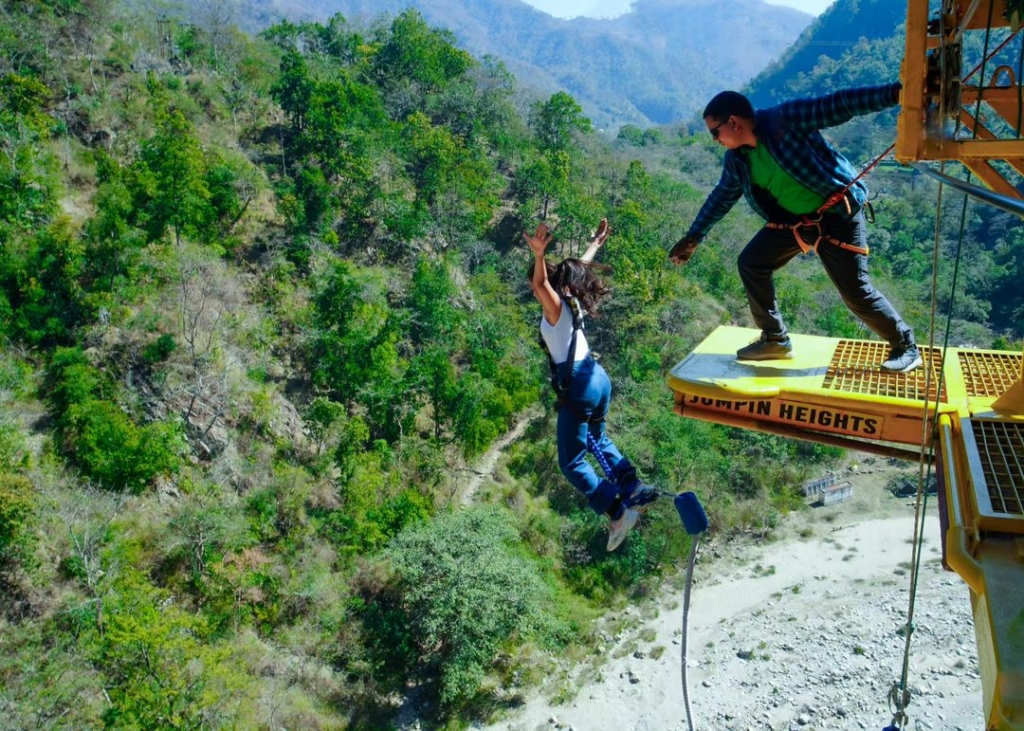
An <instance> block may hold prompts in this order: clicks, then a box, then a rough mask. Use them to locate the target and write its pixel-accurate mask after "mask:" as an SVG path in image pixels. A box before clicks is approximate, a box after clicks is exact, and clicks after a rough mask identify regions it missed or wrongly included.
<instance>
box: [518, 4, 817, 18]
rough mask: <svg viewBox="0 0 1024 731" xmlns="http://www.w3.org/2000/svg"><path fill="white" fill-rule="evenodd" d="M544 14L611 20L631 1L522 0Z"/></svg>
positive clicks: (808, 7)
mask: <svg viewBox="0 0 1024 731" xmlns="http://www.w3.org/2000/svg"><path fill="white" fill-rule="evenodd" d="M523 1H524V2H527V3H529V4H530V5H532V6H533V7H535V8H538V9H539V10H543V11H544V12H545V13H548V14H550V15H554V16H556V17H559V18H574V17H576V16H578V15H587V16H590V17H592V18H612V17H615V16H616V15H622V14H623V13H626V12H629V6H630V5H631V4H632V3H631V0H523ZM765 1H766V2H770V3H771V4H772V5H786V6H788V7H791V8H796V9H797V10H803V11H804V12H805V13H811V14H812V15H819V14H821V12H822V11H824V10H825V8H827V7H828V6H829V5H831V4H832V3H833V2H834V0H765Z"/></svg>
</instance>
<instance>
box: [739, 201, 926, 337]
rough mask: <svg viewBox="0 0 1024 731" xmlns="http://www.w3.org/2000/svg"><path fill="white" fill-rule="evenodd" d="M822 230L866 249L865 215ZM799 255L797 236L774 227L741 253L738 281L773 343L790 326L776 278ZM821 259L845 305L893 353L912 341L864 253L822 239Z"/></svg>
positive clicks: (829, 220)
mask: <svg viewBox="0 0 1024 731" xmlns="http://www.w3.org/2000/svg"><path fill="white" fill-rule="evenodd" d="M822 231H823V233H825V234H829V235H831V236H833V237H835V238H836V239H838V240H839V241H844V242H846V243H849V244H853V245H854V246H859V247H866V246H867V231H866V230H865V222H864V214H862V213H861V214H858V215H857V216H856V217H855V218H854V219H853V220H850V221H845V220H843V219H842V218H838V217H832V216H825V217H824V218H823V219H822ZM799 253H800V246H799V245H798V244H797V242H796V238H795V237H794V235H793V232H792V231H791V230H789V229H775V228H762V229H761V230H760V231H758V232H757V234H756V235H755V236H754V238H752V239H751V240H750V242H749V243H748V244H747V245H746V247H745V248H744V249H743V251H742V252H740V256H739V259H738V262H737V263H738V264H739V271H740V279H741V280H743V287H744V289H746V291H747V302H749V304H750V312H751V314H752V315H753V316H754V322H755V323H756V324H757V326H758V327H759V328H761V331H762V332H763V333H764V334H765V335H766V336H767V337H769V338H773V339H781V338H782V337H785V335H786V325H785V323H784V322H783V320H782V314H781V313H780V312H779V302H778V300H777V299H776V295H775V280H774V278H773V274H774V273H775V271H776V270H778V269H781V268H782V267H783V266H785V265H786V264H787V263H788V262H789V261H790V260H791V259H792V258H793V257H795V256H796V255H797V254H799ZM818 258H819V259H821V264H822V266H824V267H825V271H826V272H827V273H828V276H829V278H830V279H831V280H832V283H833V284H835V285H836V289H838V290H839V294H840V296H842V298H843V301H844V302H845V303H846V306H847V307H849V308H850V311H851V312H852V313H853V314H855V315H856V316H857V317H859V318H860V319H861V320H863V321H864V324H865V325H867V326H868V327H869V328H871V329H872V330H873V331H874V332H875V333H877V334H878V336H879V337H880V338H882V339H883V340H885V341H886V342H888V343H889V345H890V346H891V347H893V348H899V347H901V346H902V345H904V344H908V343H913V342H914V332H913V330H911V329H910V326H909V325H907V323H905V322H904V321H903V318H902V317H900V315H899V313H898V312H896V310H895V308H893V306H892V305H891V304H889V300H887V299H886V298H885V295H883V294H882V293H881V292H879V291H878V290H877V289H875V287H874V285H873V284H871V278H870V277H869V276H868V257H867V255H866V254H860V253H858V252H856V251H849V250H848V249H843V248H841V247H839V246H836V245H835V244H832V243H829V242H828V241H826V240H822V241H821V243H819V244H818Z"/></svg>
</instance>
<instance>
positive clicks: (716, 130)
mask: <svg viewBox="0 0 1024 731" xmlns="http://www.w3.org/2000/svg"><path fill="white" fill-rule="evenodd" d="M728 123H729V120H728V119H727V120H725V121H724V122H719V123H718V124H716V125H715V126H714V127H712V128H711V129H709V130H708V132H710V133H711V136H712V137H714V138H715V139H716V140H717V139H718V135H719V130H721V129H722V127H724V126H725V125H726V124H728Z"/></svg>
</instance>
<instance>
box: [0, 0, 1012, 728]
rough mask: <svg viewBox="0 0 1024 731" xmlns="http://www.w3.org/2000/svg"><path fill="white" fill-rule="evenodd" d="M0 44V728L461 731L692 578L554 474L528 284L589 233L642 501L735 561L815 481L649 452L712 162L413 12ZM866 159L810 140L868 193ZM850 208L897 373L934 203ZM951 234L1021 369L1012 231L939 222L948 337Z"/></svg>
mask: <svg viewBox="0 0 1024 731" xmlns="http://www.w3.org/2000/svg"><path fill="white" fill-rule="evenodd" d="M0 19H2V22H0V150H2V152H3V154H2V155H0V191H2V195H0V719H3V721H2V725H3V726H4V727H5V728H14V729H35V728H69V729H81V728H98V727H109V728H200V727H202V728H267V729H270V728H281V727H286V728H348V729H384V728H389V725H390V724H391V723H392V721H393V719H394V717H395V715H396V714H397V713H398V711H399V709H400V708H402V707H403V704H406V705H405V706H404V707H405V708H406V709H408V708H409V705H408V704H407V699H411V700H409V701H408V703H411V704H412V705H413V707H414V708H415V711H416V713H417V715H418V716H420V717H421V718H422V719H423V723H424V727H447V728H459V727H462V726H464V725H465V724H466V723H467V722H468V720H470V719H473V718H480V717H487V716H490V715H491V714H493V713H495V712H496V711H498V710H500V709H501V708H502V707H504V706H505V705H508V704H513V703H515V702H516V699H517V697H518V696H519V695H520V694H521V693H523V692H524V691H525V689H527V688H529V687H530V686H531V684H533V683H534V682H536V680H537V679H538V678H540V677H542V676H543V677H547V678H549V679H550V678H552V677H554V678H558V677H560V673H562V672H564V669H565V668H566V667H567V666H569V665H571V664H572V663H574V662H577V661H578V660H580V659H582V658H585V657H587V656H589V655H591V654H592V653H593V652H594V649H593V648H594V645H595V644H596V642H597V641H598V640H597V638H596V637H595V636H594V630H593V626H594V619H595V617H597V616H599V615H600V614H601V613H603V612H605V611H607V610H608V608H609V607H614V606H617V605H619V604H621V603H622V602H625V601H638V600H639V599H641V598H642V597H643V596H644V595H645V594H647V593H649V592H651V591H652V590H653V589H654V588H656V587H657V585H658V583H659V582H660V581H661V580H662V579H663V578H664V577H666V576H667V575H670V574H671V573H672V572H674V570H675V568H676V567H677V566H678V565H680V564H681V563H682V562H683V561H684V559H685V556H686V552H687V550H688V543H687V539H686V536H685V534H684V533H683V531H682V530H681V529H680V526H679V520H678V516H676V514H675V511H674V510H673V508H672V506H671V505H670V504H664V505H660V504H659V505H655V506H654V507H653V508H652V510H651V511H649V513H648V514H647V515H646V516H645V518H644V520H643V523H642V525H641V526H640V527H639V528H638V529H637V530H635V531H634V532H633V533H631V535H630V537H629V538H628V539H627V541H626V543H625V544H624V545H623V546H622V548H620V549H619V551H617V552H615V553H611V554H610V553H608V552H607V551H606V550H605V548H604V546H605V538H606V532H605V522H604V521H603V519H601V518H599V517H597V516H595V515H594V514H593V513H592V512H590V511H589V510H588V509H587V507H586V505H585V503H584V501H583V500H582V499H581V497H580V496H579V495H578V494H577V493H576V492H575V491H574V490H573V489H572V488H571V487H570V486H569V485H568V484H567V483H566V482H565V480H564V479H563V478H562V477H561V475H560V474H559V473H558V469H557V466H556V459H555V448H554V439H553V432H554V429H553V418H554V410H553V408H552V406H553V404H552V401H553V399H552V397H551V395H550V394H549V393H548V388H547V385H546V362H545V359H544V356H543V353H542V351H541V349H540V348H539V346H538V345H537V342H536V337H537V331H536V330H537V322H538V319H539V317H540V311H539V308H538V307H537V305H536V304H535V302H534V301H533V299H532V296H531V294H530V291H529V287H528V283H527V270H528V266H529V264H530V262H531V257H530V256H529V254H528V251H527V250H526V248H525V246H524V245H523V240H522V232H523V231H524V230H527V229H529V228H531V227H533V226H535V225H536V224H537V223H538V222H539V221H540V220H547V221H548V222H550V223H551V224H552V225H554V226H555V230H556V237H557V241H558V246H557V250H556V252H555V254H556V255H566V254H569V253H574V252H579V251H580V248H581V246H582V245H584V244H585V242H586V240H587V238H588V236H589V234H590V232H591V231H592V229H593V227H594V226H595V225H596V223H597V221H598V220H599V219H600V218H601V217H602V216H607V217H608V219H609V221H610V225H611V230H612V235H611V238H610V239H609V241H608V243H607V244H606V245H605V247H604V249H603V250H602V252H601V253H600V260H601V261H603V262H604V263H606V264H608V265H610V266H611V267H612V268H613V273H612V274H611V275H610V276H609V284H610V285H611V286H612V288H613V297H612V299H611V301H610V302H609V303H608V305H607V306H606V307H605V308H604V309H603V312H602V315H601V317H598V318H594V319H592V321H591V322H589V323H588V339H589V340H590V342H591V345H592V347H593V348H594V349H595V351H596V352H597V353H598V354H599V355H600V357H601V359H602V363H604V364H605V367H606V368H607V369H608V371H609V372H610V374H611V377H612V380H613V383H614V384H615V393H616V396H615V402H614V405H613V409H612V414H611V419H610V422H609V428H610V429H611V430H612V431H613V433H614V434H615V435H616V441H617V442H618V444H619V445H620V446H621V447H623V448H624V451H627V452H628V453H629V454H630V455H631V456H632V457H633V458H634V461H635V462H636V463H637V465H638V467H639V469H640V471H641V473H642V474H643V476H644V477H645V478H646V479H647V481H649V482H652V483H654V484H656V485H658V486H660V487H662V488H664V489H666V490H670V491H677V490H683V489H692V490H695V491H697V493H698V495H699V496H700V497H701V500H702V501H703V502H704V504H705V506H706V507H707V509H708V513H709V516H710V518H711V521H712V530H713V531H715V532H716V534H717V535H718V536H720V537H723V538H727V537H728V536H729V535H731V534H733V533H734V532H738V531H743V532H747V533H755V534H758V535H766V534H769V533H770V532H771V530H772V528H773V527H774V526H775V525H776V524H777V522H778V520H779V518H780V516H782V515H783V514H785V513H786V512H787V511H789V510H793V509H797V508H799V507H800V506H802V504H803V501H802V497H801V496H800V494H799V491H798V488H799V485H800V483H801V481H802V480H803V479H804V478H806V477H807V476H808V475H810V474H812V473H813V472H815V471H819V470H821V469H823V468H824V466H825V465H828V464H830V463H831V461H833V460H835V459H836V458H837V457H838V453H837V452H835V451H834V450H831V449H826V448H822V447H818V446H812V445H809V444H803V443H796V442H791V441H786V440H782V439H777V438H772V437H768V436H765V435H760V434H755V433H750V432H745V431H739V430H731V429H725V428H721V427H718V426H714V425H710V424H706V423H701V422H695V421H691V420H687V419H682V418H679V417H678V416H676V415H674V414H673V412H672V409H671V405H672V398H671V394H670V393H669V391H668V389H667V388H666V385H665V373H666V371H667V370H668V369H669V368H670V367H671V366H672V365H673V364H674V363H676V362H677V361H678V360H679V359H680V358H681V357H682V356H683V355H684V354H685V353H686V352H687V351H688V350H689V348H691V347H692V346H693V345H694V344H695V343H696V342H698V341H699V340H700V339H702V338H703V337H704V335H705V334H706V333H707V332H708V331H709V330H710V329H711V328H712V327H714V326H715V325H716V324H719V323H722V322H729V321H733V322H739V323H741V324H747V323H748V321H749V320H748V318H749V315H748V313H747V307H746V302H745V299H744V297H743V292H742V288H741V287H740V285H739V282H738V277H737V274H736V268H735V256H736V254H737V252H738V250H739V248H740V247H741V246H742V245H743V243H745V241H746V240H747V238H748V237H749V236H750V234H751V233H752V232H753V231H755V230H756V228H757V226H758V222H757V221H755V220H753V219H752V218H751V216H750V214H749V212H748V211H747V210H746V208H745V207H744V206H738V207H737V210H736V211H735V212H734V213H732V214H731V215H730V216H729V217H728V218H727V219H726V220H725V221H723V222H722V224H720V225H719V226H718V227H716V229H715V231H714V233H713V235H712V236H710V237H709V239H708V240H707V241H706V242H705V243H704V244H703V246H702V247H701V249H700V250H699V251H698V253H697V255H696V256H695V258H694V260H693V261H692V262H691V264H690V265H689V266H688V267H686V268H685V269H676V268H673V267H672V266H671V265H670V264H668V262H667V260H666V256H665V252H666V249H667V247H668V246H669V245H670V244H671V243H672V242H674V241H675V240H676V239H677V238H678V237H679V236H680V235H682V233H683V232H684V231H685V229H686V227H687V226H688V224H689V222H690V220H691V219H692V217H693V215H694V214H695V212H696V210H697V208H698V206H699V205H700V203H701V201H702V200H703V197H704V195H705V194H706V193H707V191H708V190H709V189H710V187H711V185H713V183H714V181H715V180H716V179H717V175H718V166H719V163H720V151H719V149H718V148H717V146H716V145H715V144H714V143H713V141H712V140H711V138H710V136H709V135H708V134H707V132H706V130H703V129H698V130H696V131H693V133H692V134H691V130H688V129H686V128H661V129H644V128H640V127H636V126H632V127H626V128H624V129H623V130H622V131H621V132H620V134H619V136H618V138H617V139H615V140H610V139H607V138H605V137H603V136H601V135H599V134H597V133H595V132H594V130H593V125H592V123H591V121H590V120H589V119H588V118H587V117H586V116H585V115H584V114H583V112H582V109H581V107H580V105H579V104H578V103H577V101H576V100H575V99H574V98H573V97H571V96H570V95H568V94H567V93H565V92H557V93H554V94H551V95H550V96H545V97H542V98H541V100H540V101H530V100H531V99H535V98H536V96H535V95H534V94H532V93H526V92H524V90H521V89H520V88H519V86H518V84H517V81H516V79H515V78H514V77H513V76H512V75H511V74H509V73H508V72H507V70H506V69H505V68H504V67H503V66H502V65H500V64H498V63H496V62H494V61H493V60H481V59H477V58H474V57H473V56H472V55H470V54H469V53H467V52H466V51H465V50H463V49H461V48H460V47H458V46H457V45H456V44H455V43H454V42H453V38H452V36H451V34H450V33H449V32H447V31H443V30H439V29H436V28H433V27H431V26H430V25H428V24H427V23H426V22H425V21H424V19H423V18H422V17H421V16H420V15H419V14H418V13H417V12H415V11H409V12H405V13H402V14H400V15H398V16H397V17H393V18H391V19H390V20H388V21H387V22H380V23H377V24H374V25H373V27H372V30H371V31H364V30H355V29H354V27H353V26H352V25H350V24H349V23H348V22H347V21H346V19H345V18H343V17H341V16H335V17H333V18H332V19H330V20H329V21H326V22H324V23H303V24H294V23H290V22H283V23H279V24H276V25H274V26H272V27H270V28H268V29H267V30H266V31H264V32H262V33H260V34H259V35H256V36H253V35H248V34H246V33H243V32H241V31H239V30H238V29H237V28H235V27H233V26H227V25H223V24H211V25H208V26H204V25H198V24H196V23H193V22H186V20H185V19H184V17H176V16H174V14H173V13H171V14H168V13H166V12H164V11H161V13H160V14H159V15H157V14H154V13H152V12H151V11H150V10H149V9H148V6H147V7H142V6H140V5H138V4H131V5H129V6H122V5H113V4H110V3H107V2H103V1H101V0H27V1H26V0H20V1H19V2H8V1H4V2H0ZM888 68H891V67H887V69H888ZM887 73H888V71H887ZM883 80H888V77H887V78H886V79H879V81H883ZM892 123H893V119H892V115H891V114H883V115H880V116H879V118H878V119H877V120H872V119H861V120H857V121H855V122H853V123H850V124H848V125H846V126H844V127H843V128H841V129H839V130H836V135H835V137H836V139H837V140H839V141H840V143H841V144H842V145H843V146H845V147H846V148H847V149H849V150H851V151H852V152H853V156H854V157H855V158H859V159H862V160H867V159H870V156H871V155H872V154H873V153H875V152H877V151H878V150H880V149H884V148H885V146H886V145H887V144H888V140H889V139H890V138H891V135H892V132H893V124H892ZM871 183H872V187H873V188H874V189H875V191H876V192H877V193H878V196H877V198H876V199H875V208H876V210H877V212H878V223H877V224H876V225H875V226H874V227H873V229H872V231H871V236H872V251H873V256H874V257H875V259H874V266H875V271H876V274H875V276H876V280H877V281H878V283H879V285H880V286H881V287H882V289H883V291H885V292H886V293H887V294H890V296H891V298H892V299H893V300H894V302H895V304H897V306H898V307H899V308H900V310H901V311H902V312H903V313H904V315H905V316H906V317H907V318H908V319H909V320H910V321H911V322H912V324H913V325H914V326H915V327H916V328H917V329H918V332H919V333H925V332H927V326H928V321H929V303H930V299H931V291H930V281H931V265H932V241H933V239H934V238H935V236H934V227H935V221H934V215H935V191H934V190H933V189H931V188H930V186H929V185H928V184H927V183H926V182H924V181H922V180H919V179H917V178H914V177H911V176H910V175H908V174H907V173H905V172H902V171H901V170H899V169H886V170H882V171H880V172H878V173H873V174H872V176H871ZM945 210H946V211H947V212H946V216H947V217H948V219H949V220H948V221H946V222H943V224H944V228H943V231H944V232H945V233H943V234H942V235H941V236H940V239H941V240H940V246H941V253H942V256H941V257H940V261H941V262H942V264H943V266H942V269H941V271H940V273H939V283H940V293H939V299H938V302H939V315H940V316H945V315H946V314H948V313H951V314H952V325H951V327H952V338H953V340H954V341H955V342H961V343H962V342H967V341H970V342H973V343H975V344H976V345H980V346H988V345H992V344H993V343H995V344H999V345H1003V346H1006V345H1012V346H1013V347H1019V346H1017V345H1014V343H1013V342H1012V341H1014V339H1016V338H1020V336H1021V327H1022V326H1021V323H1022V322H1024V318H1022V317H1021V314H1022V303H1024V292H1022V291H1021V289H1020V287H1019V286H1017V284H1016V282H1017V274H1018V272H1019V262H1020V259H1021V257H1022V251H1024V242H1022V238H1021V227H1020V223H1019V221H1018V220H1017V219H1015V218H1012V217H1010V216H1006V215H1003V214H998V213H994V212H992V211H988V210H978V209H975V208H973V207H971V208H968V209H967V216H966V218H965V236H964V238H963V247H964V255H963V256H962V257H961V259H960V261H961V264H960V269H959V271H958V277H959V284H958V287H957V290H956V291H957V296H956V298H955V299H954V298H953V297H951V296H950V292H951V291H952V290H951V287H950V284H951V279H952V277H953V268H952V262H954V261H956V257H955V256H954V252H955V250H956V245H957V242H958V239H957V232H958V230H959V223H960V215H961V210H960V209H959V208H957V209H956V210H954V207H953V206H947V207H946V208H945ZM779 292H780V298H781V300H782V306H783V308H784V310H785V311H786V313H787V316H788V319H789V322H790V325H791V327H792V328H793V329H794V330H799V331H806V332H818V333H831V334H841V335H852V336H858V337H866V336H867V334H866V333H865V331H864V329H863V328H862V326H861V325H860V324H859V322H858V321H856V320H855V319H854V318H852V317H851V316H850V315H849V313H848V312H847V310H846V307H845V306H844V305H843V303H842V302H841V301H840V299H839V297H838V295H837V294H836V292H835V290H834V289H833V287H832V286H831V284H830V283H829V282H828V281H827V278H826V277H825V274H824V273H823V271H822V270H821V268H820V266H818V264H817V262H815V261H813V260H810V261H801V262H797V263H794V265H792V266H790V267H789V268H788V270H787V271H786V272H785V273H784V274H783V275H782V276H781V277H780V278H779ZM922 339H923V338H922ZM538 406H540V407H542V409H543V416H542V417H541V418H539V419H536V420H535V421H533V422H531V423H530V425H529V426H528V428H527V431H526V436H525V438H523V439H521V440H519V441H518V442H516V443H515V444H514V445H513V446H512V447H511V448H510V450H509V451H508V452H507V454H506V455H505V456H504V458H503V459H502V460H501V462H500V464H499V467H498V469H497V471H496V472H495V474H494V475H493V476H492V477H491V478H489V479H485V480H484V482H483V486H482V488H481V489H480V490H479V491H478V492H477V494H476V495H475V496H474V497H473V499H472V500H471V501H470V502H471V503H472V504H471V505H469V506H462V505H461V502H462V501H461V500H458V499H456V496H457V495H459V493H460V490H461V489H462V487H463V486H464V485H465V484H466V482H467V480H468V478H469V475H470V474H471V473H472V472H473V471H474V470H475V464H476V463H475V459H476V458H477V457H478V456H479V455H480V454H481V453H482V452H483V451H484V450H486V449H487V447H488V446H489V445H490V444H491V443H492V442H494V441H495V440H496V439H497V438H498V437H500V436H501V435H502V434H504V433H505V432H506V431H507V430H509V429H510V428H512V427H513V426H514V425H516V424H517V423H519V422H520V421H521V420H522V419H525V418H529V414H530V413H531V411H532V410H533V409H536V408H537V407H538ZM571 692H572V688H571V687H566V693H567V695H568V694H571Z"/></svg>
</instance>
